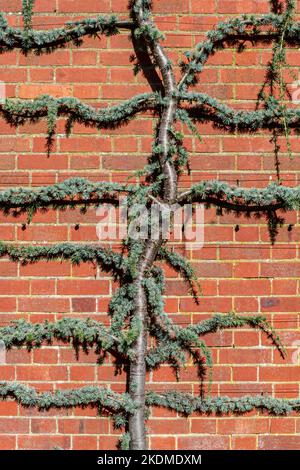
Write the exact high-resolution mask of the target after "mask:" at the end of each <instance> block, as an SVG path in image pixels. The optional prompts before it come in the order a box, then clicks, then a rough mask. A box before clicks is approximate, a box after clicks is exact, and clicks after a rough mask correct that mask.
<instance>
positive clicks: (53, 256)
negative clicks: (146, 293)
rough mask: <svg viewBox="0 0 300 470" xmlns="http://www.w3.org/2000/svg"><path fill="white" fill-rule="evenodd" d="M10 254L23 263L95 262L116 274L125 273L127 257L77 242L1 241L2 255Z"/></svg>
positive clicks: (11, 257)
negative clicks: (21, 243)
mask: <svg viewBox="0 0 300 470" xmlns="http://www.w3.org/2000/svg"><path fill="white" fill-rule="evenodd" d="M4 256H8V257H9V258H10V259H11V260H12V261H15V262H18V261H19V262H21V263H22V264H31V263H36V262H38V261H40V260H46V261H50V260H61V261H62V260H70V261H71V263H72V264H80V263H88V262H90V263H95V264H97V265H99V266H101V268H102V269H103V270H104V271H105V272H110V271H111V272H112V273H113V274H115V275H116V276H117V275H118V276H120V275H124V272H125V269H126V259H125V258H124V256H122V255H121V254H119V253H115V252H113V251H112V250H110V249H107V248H102V247H98V246H94V245H80V244H76V243H68V242H65V243H57V244H55V245H46V246H45V245H38V246H35V245H26V246H20V245H19V246H15V245H11V244H8V243H3V242H1V243H0V257H4Z"/></svg>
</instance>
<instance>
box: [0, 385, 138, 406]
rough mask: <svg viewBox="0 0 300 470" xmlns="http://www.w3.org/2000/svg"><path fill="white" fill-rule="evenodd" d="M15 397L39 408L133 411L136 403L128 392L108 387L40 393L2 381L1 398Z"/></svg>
mask: <svg viewBox="0 0 300 470" xmlns="http://www.w3.org/2000/svg"><path fill="white" fill-rule="evenodd" d="M7 398H13V399H14V400H16V401H17V402H18V403H20V404H21V405H23V406H25V407H37V408H38V409H39V410H49V409H51V408H57V409H59V408H72V407H75V406H79V407H87V406H98V407H99V409H100V410H101V409H106V410H108V411H110V412H115V413H129V414H130V413H133V412H134V410H135V405H134V403H133V402H132V400H131V398H130V396H129V395H128V394H127V393H123V394H119V393H115V392H113V391H111V390H109V389H108V388H101V387H93V386H91V387H83V388H79V389H73V390H57V391H55V392H54V393H50V392H41V393H38V392H37V391H36V390H35V389H34V388H32V387H28V386H26V385H23V384H19V383H16V382H0V399H2V400H4V399H7Z"/></svg>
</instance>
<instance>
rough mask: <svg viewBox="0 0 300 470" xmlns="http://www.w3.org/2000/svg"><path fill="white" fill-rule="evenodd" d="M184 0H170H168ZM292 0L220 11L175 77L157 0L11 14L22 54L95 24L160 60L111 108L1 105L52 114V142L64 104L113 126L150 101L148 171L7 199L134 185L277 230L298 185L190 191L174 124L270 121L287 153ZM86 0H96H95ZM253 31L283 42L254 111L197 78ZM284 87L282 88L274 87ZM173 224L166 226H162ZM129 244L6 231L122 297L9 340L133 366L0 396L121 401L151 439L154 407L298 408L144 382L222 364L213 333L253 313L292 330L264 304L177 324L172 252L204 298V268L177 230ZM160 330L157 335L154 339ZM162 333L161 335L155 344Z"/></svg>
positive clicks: (137, 437)
mask: <svg viewBox="0 0 300 470" xmlns="http://www.w3.org/2000/svg"><path fill="white" fill-rule="evenodd" d="M170 1H172V0H170ZM294 8H295V6H294V1H293V0H286V1H274V0H273V1H272V2H271V7H270V13H268V14H264V15H243V16H241V17H237V18H234V19H229V20H228V21H224V22H221V23H219V24H218V25H217V26H216V27H215V28H214V29H213V30H212V31H209V32H208V33H207V35H206V38H205V39H204V41H203V42H201V43H199V44H198V45H197V46H196V48H195V49H194V51H192V52H189V53H187V54H186V60H185V61H183V62H182V63H181V64H180V68H181V78H180V80H179V82H177V81H176V79H175V75H174V65H173V64H172V62H171V60H170V59H169V57H168V56H167V53H166V51H165V49H164V48H163V45H162V44H163V35H162V33H161V32H160V31H159V30H158V29H157V27H156V25H155V21H154V19H153V16H152V5H151V1H150V0H131V2H130V4H129V6H128V12H129V17H128V18H129V19H128V21H123V20H119V19H118V18H117V17H116V16H115V15H111V16H97V17H94V18H86V19H83V20H79V21H75V22H69V23H66V24H65V26H64V27H60V28H56V29H55V28H54V29H50V30H46V31H42V30H38V31H37V30H35V29H34V28H33V26H32V15H33V11H34V0H23V23H24V27H23V28H21V29H19V28H15V27H12V26H10V25H9V24H8V22H7V20H6V18H5V15H3V14H1V15H0V52H1V53H5V52H6V51H10V50H13V49H19V50H20V51H21V52H22V53H23V54H25V55H26V54H29V53H36V54H45V53H51V52H52V51H55V50H56V49H57V48H60V47H64V46H66V45H67V44H74V45H76V46H80V44H81V42H82V40H83V39H84V38H85V37H86V36H95V35H106V36H111V35H116V34H118V33H119V32H120V31H123V30H128V32H129V34H130V35H131V37H132V41H133V42H135V44H138V45H139V47H140V48H141V49H142V50H143V56H144V58H145V57H146V59H147V62H148V65H149V64H151V67H152V69H153V70H156V76H157V79H158V80H159V84H158V86H157V90H156V91H155V92H149V93H147V94H142V95H138V96H135V97H133V98H132V99H130V100H128V101H126V102H124V103H122V104H120V105H116V106H112V107H110V108H105V109H98V108H95V109H94V108H93V107H92V106H90V105H87V104H85V103H83V102H81V101H80V100H78V99H75V98H65V97H61V98H53V97H51V96H47V95H44V96H40V97H38V98H36V99H34V100H18V99H7V100H6V101H5V102H4V103H2V104H0V115H1V117H2V118H3V119H5V120H6V121H7V122H8V123H10V124H11V125H13V126H18V125H22V124H24V123H27V122H32V123H35V122H37V121H39V120H42V119H46V121H47V125H48V137H47V142H46V143H47V151H48V152H51V146H52V143H53V139H55V130H56V121H57V118H58V117H61V116H62V117H64V118H65V122H66V130H67V132H68V133H70V132H72V126H73V124H74V123H76V122H78V123H81V124H84V125H86V126H92V127H95V128H97V129H112V128H115V127H118V126H124V125H126V124H127V123H128V122H129V121H130V120H131V119H133V118H134V117H136V116H137V115H138V114H139V113H140V112H143V111H145V110H150V111H152V112H153V117H154V118H155V119H156V122H157V124H156V130H155V133H154V137H153V147H152V153H151V155H150V156H149V162H148V164H147V165H146V167H145V168H144V171H143V176H144V179H143V181H144V182H143V183H140V184H117V183H107V182H97V183H95V182H90V181H88V180H86V179H83V178H72V179H69V180H66V181H64V182H62V183H59V184H55V185H52V186H47V187H40V188H37V189H30V188H13V189H8V190H5V191H2V192H0V209H1V210H2V211H3V212H4V213H5V214H9V213H13V214H14V215H18V214H20V213H27V214H28V220H29V222H30V218H31V217H32V215H33V214H34V213H35V212H37V211H39V210H45V209H47V208H55V209H58V210H60V209H63V208H64V207H66V206H72V207H74V206H79V207H81V208H83V209H85V208H87V207H88V206H90V205H94V206H99V205H100V204H102V203H105V202H110V203H113V204H118V197H119V195H120V194H122V195H127V196H128V201H129V204H131V205H132V206H133V205H134V204H136V203H144V204H146V205H149V204H151V203H152V202H153V200H155V201H158V202H159V203H160V204H163V205H165V206H172V205H173V204H176V203H177V204H182V205H183V204H185V203H195V204H197V203H202V204H205V205H206V206H207V207H209V206H211V205H212V206H215V207H217V208H219V209H224V210H226V211H233V212H235V213H245V214H247V215H250V214H251V213H254V214H255V215H256V216H257V215H258V216H259V215H266V216H267V220H268V223H269V228H270V234H271V237H272V238H271V239H272V241H274V238H275V235H276V227H277V224H278V223H279V218H278V217H277V214H276V211H277V210H278V209H282V210H295V209H298V208H299V207H300V188H299V187H291V188H290V187H283V186H282V185H281V183H280V180H278V182H277V183H273V184H271V185H269V186H267V187H266V188H263V189H255V188H253V189H249V188H242V187H240V186H229V185H228V184H227V183H223V182H220V181H202V182H201V183H199V184H196V185H194V186H193V187H191V188H189V189H188V190H185V191H184V192H181V191H179V189H178V176H179V175H180V173H182V172H183V171H185V168H186V166H187V164H188V153H187V150H186V148H185V146H184V136H183V135H182V134H181V133H179V132H178V131H177V129H176V124H177V123H183V124H184V125H187V126H188V127H189V129H191V130H192V131H193V132H196V128H197V126H196V125H198V124H201V123H205V122H212V123H213V124H214V125H215V126H216V127H218V128H220V129H223V130H225V131H226V132H243V133H245V132H249V133H253V132H255V131H257V130H261V129H268V130H271V131H272V133H273V141H274V143H275V153H276V158H278V150H279V146H278V143H277V136H278V135H285V137H286V139H287V142H288V141H289V136H290V132H291V129H293V128H298V127H299V124H300V111H299V109H289V108H288V107H287V105H286V99H285V97H286V84H285V83H284V80H283V78H282V77H283V73H282V68H283V67H285V66H286V53H285V48H286V46H295V47H299V45H300V23H295V22H294V21H293V12H294ZM83 9H84V2H83ZM247 41H248V42H250V43H259V42H263V43H266V42H267V43H273V44H274V46H273V57H272V59H271V61H270V63H269V65H268V70H269V72H268V84H266V86H265V87H264V90H263V92H262V93H261V94H260V96H259V102H260V106H258V108H257V109H256V110H255V111H251V112H250V111H238V110H236V109H233V108H231V107H229V106H226V105H225V104H223V103H221V102H220V101H218V100H217V99H215V98H214V97H211V96H209V95H207V94H204V93H197V92H195V91H190V88H191V87H192V86H193V85H195V84H196V83H197V80H198V78H199V77H200V76H201V73H202V71H203V70H204V68H205V64H206V62H207V60H208V59H209V57H210V56H212V55H213V54H215V53H217V52H218V51H219V50H221V49H224V48H226V47H227V46H228V45H237V46H238V47H245V44H246V43H247ZM134 66H135V71H136V72H140V71H142V70H143V63H138V59H136V61H135V64H134ZM276 90H277V93H276ZM159 230H161V229H159ZM124 245H125V247H126V249H124V250H123V251H122V253H116V252H114V251H112V250H109V249H107V248H102V247H100V246H99V245H97V246H96V245H88V244H86V245H82V244H72V243H60V244H52V245H49V246H45V245H43V246H39V245H35V246H24V245H22V246H21V247H19V246H14V245H11V244H10V243H7V244H5V243H1V244H0V256H1V257H8V258H9V259H11V260H13V261H15V262H20V263H22V264H28V263H36V262H38V261H39V260H42V259H43V260H53V259H61V260H65V261H66V262H71V263H73V264H80V263H94V264H97V265H98V266H99V267H100V268H101V269H103V270H104V271H105V272H107V273H110V274H111V275H112V276H113V278H114V279H115V281H116V282H117V283H118V284H119V288H118V289H117V290H116V291H115V293H114V294H113V297H112V298H111V301H110V305H109V311H108V315H109V317H110V325H109V326H105V325H103V324H101V323H99V322H97V321H95V320H89V319H88V320H78V319H74V318H64V319H63V320H60V321H58V322H56V323H51V322H45V323H41V324H30V323H27V322H25V321H18V322H14V323H12V324H11V325H9V326H5V327H2V328H0V339H1V340H3V341H4V343H5V346H6V348H7V349H9V348H14V347H21V346H26V347H27V348H28V349H29V350H30V349H32V348H38V347H40V346H41V345H42V344H45V343H46V344H51V342H52V341H53V340H54V339H59V340H61V341H64V342H66V343H70V344H72V345H73V346H74V348H75V349H76V350H79V349H80V348H82V349H83V350H87V349H88V348H95V350H96V352H97V353H99V355H100V354H101V355H105V354H111V355H112V356H113V357H115V358H116V362H117V364H118V367H120V366H121V367H123V368H124V370H125V371H126V373H127V377H128V378H127V390H126V392H125V393H122V394H121V393H115V392H112V391H111V390H110V389H109V388H101V387H97V386H94V387H84V388H81V389H76V390H64V391H57V392H55V393H48V392H46V393H45V392H44V393H38V392H36V391H35V390H34V389H32V388H30V387H27V386H26V385H24V384H20V383H16V382H0V397H1V398H2V399H7V398H12V399H14V400H16V401H17V402H19V403H20V404H21V405H23V406H27V407H37V408H38V409H40V410H43V409H50V408H57V409H59V408H69V407H74V406H82V407H86V406H96V407H98V409H99V413H101V412H102V411H105V412H109V413H110V414H111V416H112V418H113V420H114V425H115V426H116V427H120V428H122V429H124V434H123V437H122V439H121V442H120V446H121V447H122V448H130V449H146V448H147V436H146V422H147V416H148V415H149V408H150V407H153V406H158V407H165V408H169V409H172V410H176V411H177V412H179V413H182V414H183V415H185V416H187V415H189V414H191V413H194V412H198V413H235V412H238V413H243V412H248V411H250V410H252V409H256V410H265V411H267V412H269V413H272V414H275V415H284V414H287V413H289V412H292V411H300V400H299V399H286V400H285V399H276V398H272V397H269V396H245V397H242V398H236V399H234V398H228V397H210V396H209V395H208V396H192V395H189V394H184V393H178V392H174V391H169V392H165V393H155V392H153V391H147V390H146V384H145V381H146V379H145V377H146V370H147V369H148V370H153V369H155V368H158V367H159V366H160V365H162V364H170V365H171V366H172V367H174V368H175V370H176V371H177V372H179V371H180V368H181V367H182V366H184V364H185V363H186V361H187V359H188V358H189V357H190V358H192V359H193V360H194V362H195V367H198V368H199V372H200V373H201V371H202V370H203V368H204V367H206V368H208V369H211V368H212V366H213V364H212V357H211V354H210V350H209V348H208V347H207V346H206V343H205V335H207V334H208V333H214V332H216V331H218V330H221V329H227V328H229V329H230V328H240V327H243V326H250V327H252V328H256V329H260V330H261V331H262V332H263V333H264V334H266V335H267V336H268V337H269V338H271V340H272V341H273V343H274V347H276V348H277V349H278V350H279V351H280V353H281V354H282V355H283V356H284V354H285V352H284V348H283V346H282V344H281V342H280V339H279V338H278V336H277V335H276V333H275V332H274V331H273V329H272V328H271V326H270V325H269V324H268V322H267V321H266V319H265V318H264V317H262V316H258V315H256V316H245V315H241V316H238V315H235V314H232V313H228V314H226V315H225V314H224V315H214V316H213V317H212V318H210V319H207V320H204V321H202V322H200V323H198V324H193V325H189V326H187V327H185V328H184V327H181V326H178V325H176V324H175V323H173V321H172V320H171V319H170V318H169V316H168V315H167V314H166V312H165V310H164V300H163V294H164V272H163V270H162V269H161V261H165V262H166V263H168V264H170V265H171V266H172V267H173V268H174V269H176V270H177V271H178V272H180V273H181V275H182V276H183V277H184V278H185V279H186V280H187V282H188V283H189V284H190V288H191V289H190V290H191V291H192V294H193V295H194V297H195V299H197V289H198V288H197V278H196V275H195V273H194V271H193V269H192V267H191V266H190V264H189V262H188V261H187V260H186V259H185V258H183V257H182V256H180V255H178V254H176V253H174V252H173V251H172V250H169V249H168V246H167V245H168V243H167V240H165V239H164V238H163V234H162V233H161V232H160V233H159V236H158V238H157V239H156V240H151V239H148V240H138V241H136V240H130V239H126V240H124ZM149 338H152V341H151V342H149V341H148V340H149ZM149 345H150V346H149Z"/></svg>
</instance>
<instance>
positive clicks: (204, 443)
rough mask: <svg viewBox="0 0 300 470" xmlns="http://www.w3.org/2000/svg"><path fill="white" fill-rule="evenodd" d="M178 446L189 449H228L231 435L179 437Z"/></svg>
mask: <svg viewBox="0 0 300 470" xmlns="http://www.w3.org/2000/svg"><path fill="white" fill-rule="evenodd" d="M178 448H179V449H189V450H228V449H229V436H209V435H208V436H206V435H201V436H191V437H190V436H187V437H178Z"/></svg>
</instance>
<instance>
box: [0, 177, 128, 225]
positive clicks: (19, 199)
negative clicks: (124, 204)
mask: <svg viewBox="0 0 300 470" xmlns="http://www.w3.org/2000/svg"><path fill="white" fill-rule="evenodd" d="M135 190H136V187H135V186H134V185H132V184H128V185H126V184H120V183H110V182H106V181H103V182H96V183H94V182H91V181H89V180H88V179H85V178H79V177H76V178H69V179H67V180H65V181H63V182H61V183H56V184H53V185H49V186H42V187H40V188H23V187H19V188H10V189H7V190H5V191H0V210H1V211H3V212H4V213H9V211H10V210H11V209H19V212H18V211H16V210H15V211H14V214H15V215H18V214H19V213H23V212H28V213H30V215H31V216H32V215H33V214H34V213H35V212H36V211H37V210H38V209H39V208H41V209H45V208H49V207H51V208H53V209H57V208H60V207H64V206H77V205H85V206H87V205H96V206H97V205H99V204H101V203H111V204H113V203H115V204H117V203H118V195H119V194H120V193H125V194H129V193H134V192H135Z"/></svg>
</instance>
